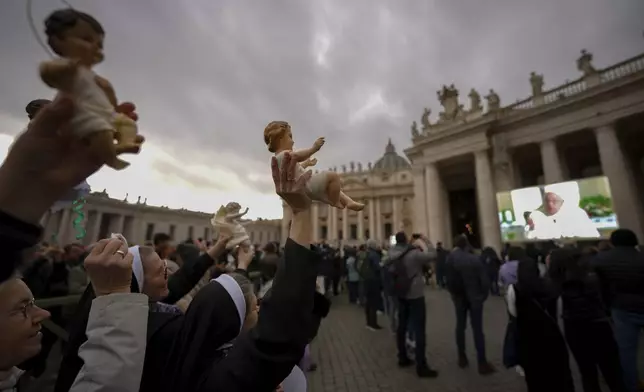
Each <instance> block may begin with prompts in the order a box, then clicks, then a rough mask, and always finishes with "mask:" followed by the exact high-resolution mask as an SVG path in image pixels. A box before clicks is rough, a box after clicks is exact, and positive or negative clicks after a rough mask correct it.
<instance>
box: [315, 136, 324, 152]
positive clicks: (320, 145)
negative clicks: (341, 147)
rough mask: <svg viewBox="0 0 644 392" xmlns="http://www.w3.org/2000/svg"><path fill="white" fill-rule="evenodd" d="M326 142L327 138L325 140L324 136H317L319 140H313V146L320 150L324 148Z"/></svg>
mask: <svg viewBox="0 0 644 392" xmlns="http://www.w3.org/2000/svg"><path fill="white" fill-rule="evenodd" d="M324 142H325V140H324V138H323V137H319V138H317V140H316V141H315V142H313V148H314V149H315V151H319V150H320V149H321V148H322V146H323V145H324Z"/></svg>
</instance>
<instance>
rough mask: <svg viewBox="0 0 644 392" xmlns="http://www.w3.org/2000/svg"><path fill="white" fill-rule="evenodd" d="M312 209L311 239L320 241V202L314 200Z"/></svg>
mask: <svg viewBox="0 0 644 392" xmlns="http://www.w3.org/2000/svg"><path fill="white" fill-rule="evenodd" d="M312 210H313V211H312V214H313V215H312V217H311V220H312V221H313V241H315V242H320V239H321V238H320V204H319V203H315V202H314V203H313V208H312Z"/></svg>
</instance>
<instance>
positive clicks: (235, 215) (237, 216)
mask: <svg viewBox="0 0 644 392" xmlns="http://www.w3.org/2000/svg"><path fill="white" fill-rule="evenodd" d="M246 214H248V208H246V209H245V210H244V212H240V213H237V214H233V215H229V216H228V219H230V220H233V219H239V218H241V217H242V216H244V215H246Z"/></svg>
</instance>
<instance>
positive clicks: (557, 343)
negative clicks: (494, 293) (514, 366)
mask: <svg viewBox="0 0 644 392" xmlns="http://www.w3.org/2000/svg"><path fill="white" fill-rule="evenodd" d="M517 269H518V273H517V278H518V280H517V283H516V284H514V285H510V286H509V287H508V291H507V293H506V300H507V304H508V312H509V313H510V314H511V315H512V316H514V317H516V328H517V330H516V352H517V358H518V362H519V365H520V366H521V367H522V368H523V370H524V373H525V382H526V384H527V387H528V392H543V391H548V392H574V391H575V387H574V383H573V380H572V375H571V373H570V360H569V358H568V348H567V346H566V341H565V340H564V337H563V335H562V334H561V332H560V331H559V325H558V323H557V318H558V311H557V297H558V294H557V291H556V290H555V288H554V287H553V286H552V284H550V283H549V281H547V280H545V279H543V278H541V276H540V272H539V267H538V266H537V262H535V261H534V260H532V259H529V258H526V259H523V260H521V261H519V264H518V268H517Z"/></svg>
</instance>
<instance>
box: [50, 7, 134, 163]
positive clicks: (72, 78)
mask: <svg viewBox="0 0 644 392" xmlns="http://www.w3.org/2000/svg"><path fill="white" fill-rule="evenodd" d="M45 34H46V35H47V42H48V44H49V46H50V47H51V49H52V50H53V51H54V53H56V54H57V55H58V56H60V58H57V59H54V60H51V61H45V62H43V63H41V64H40V77H41V79H42V80H43V82H45V84H47V85H48V86H49V87H51V88H54V89H56V90H58V91H59V93H64V94H66V95H68V96H70V97H71V98H72V99H73V100H74V105H75V112H74V117H73V118H72V120H71V130H72V132H73V133H74V134H75V135H76V136H78V137H80V138H85V139H87V140H88V141H89V144H90V146H91V149H92V153H93V154H96V156H97V157H100V158H101V159H102V160H103V162H105V163H106V164H107V165H108V166H110V167H112V168H114V169H116V170H122V169H125V168H126V167H127V166H129V163H128V162H125V161H123V160H121V159H120V158H118V155H119V154H121V153H124V152H137V151H138V148H139V147H140V145H141V141H142V139H141V138H139V137H137V125H136V122H135V121H134V120H132V119H131V118H129V117H128V116H126V115H125V114H122V113H117V112H116V111H115V107H116V106H117V105H118V101H117V99H116V93H115V92H114V88H113V87H112V84H111V83H110V82H109V81H108V80H107V79H105V78H102V77H100V76H98V75H97V74H95V73H94V71H93V70H92V67H93V66H95V65H96V64H98V63H100V62H101V61H103V57H104V56H103V38H104V37H105V31H104V30H103V27H102V26H101V24H100V23H99V22H98V21H97V20H96V19H94V18H93V17H92V16H91V15H89V14H86V13H83V12H80V11H76V10H74V9H71V8H68V9H62V10H57V11H54V12H53V13H52V14H51V15H49V17H48V18H47V19H46V20H45Z"/></svg>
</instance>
